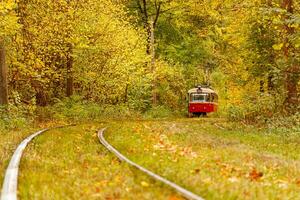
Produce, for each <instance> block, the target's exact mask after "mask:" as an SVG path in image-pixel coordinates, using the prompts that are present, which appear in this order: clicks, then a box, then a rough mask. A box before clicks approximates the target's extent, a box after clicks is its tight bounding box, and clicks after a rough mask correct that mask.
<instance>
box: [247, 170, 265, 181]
mask: <svg viewBox="0 0 300 200" xmlns="http://www.w3.org/2000/svg"><path fill="white" fill-rule="evenodd" d="M262 176H263V173H262V172H259V171H257V170H256V169H255V168H254V169H253V170H252V171H251V172H250V173H249V178H250V179H251V180H252V181H258V180H259V179H260V178H261V177H262Z"/></svg>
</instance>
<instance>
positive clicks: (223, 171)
mask: <svg viewBox="0 0 300 200" xmlns="http://www.w3.org/2000/svg"><path fill="white" fill-rule="evenodd" d="M214 123H215V120H214V119H188V120H186V119H183V120H174V121H140V122H122V123H114V124H113V125H112V126H111V128H110V129H108V133H107V134H108V138H109V141H110V142H112V143H113V144H114V145H115V146H116V148H117V149H119V150H120V151H121V152H123V153H124V154H125V155H127V156H128V157H129V158H131V159H132V160H134V161H136V162H137V163H140V164H142V165H144V166H145V167H147V168H149V169H151V170H153V171H155V172H157V173H158V174H161V175H163V176H165V177H166V178H168V179H170V180H172V181H174V182H176V183H178V184H180V185H182V186H184V187H186V188H188V189H190V190H191V191H193V192H195V193H197V194H199V195H201V196H203V197H205V198H206V199H299V198H300V197H299V194H300V161H299V153H300V150H299V148H297V146H296V144H295V142H297V141H299V139H300V135H299V134H290V135H285V136H284V137H285V138H283V136H282V135H277V134H272V133H269V132H268V131H267V130H264V131H263V130H260V131H258V130H257V129H251V128H243V129H235V128H234V126H233V125H232V124H227V123H225V122H222V121H221V122H218V123H220V124H223V126H225V125H226V126H229V128H228V129H229V130H228V129H226V130H220V129H218V128H217V127H216V126H215V125H214ZM266 131H267V132H266Z"/></svg>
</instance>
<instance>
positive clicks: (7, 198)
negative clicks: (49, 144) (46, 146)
mask: <svg viewBox="0 0 300 200" xmlns="http://www.w3.org/2000/svg"><path fill="white" fill-rule="evenodd" d="M67 126H73V125H67ZM67 126H58V127H55V128H51V129H56V128H63V127H67ZM48 130H50V128H47V129H43V130H40V131H38V132H36V133H34V134H32V135H30V136H28V137H27V138H26V139H25V140H23V141H22V142H21V143H20V144H19V146H18V147H17V149H16V150H15V152H14V154H13V156H12V158H11V160H10V162H9V165H8V167H7V169H6V172H5V176H4V181H3V186H2V192H1V198H0V200H17V199H18V197H17V188H18V174H19V165H20V160H21V157H22V154H23V151H24V149H25V148H26V146H27V145H28V143H29V142H30V141H31V140H33V139H34V138H35V137H37V136H38V135H40V134H42V133H44V132H46V131H48Z"/></svg>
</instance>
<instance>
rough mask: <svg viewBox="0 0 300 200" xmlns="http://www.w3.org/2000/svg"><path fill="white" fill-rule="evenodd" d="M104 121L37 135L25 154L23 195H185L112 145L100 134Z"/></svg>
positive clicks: (63, 197) (84, 196) (158, 196)
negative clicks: (118, 154) (155, 178)
mask: <svg viewBox="0 0 300 200" xmlns="http://www.w3.org/2000/svg"><path fill="white" fill-rule="evenodd" d="M101 127H103V124H87V125H80V126H76V127H71V128H63V129H57V130H51V131H49V132H46V133H45V134H43V135H41V136H39V137H38V138H36V139H35V140H34V141H33V142H32V143H31V144H30V145H29V146H28V148H27V149H26V151H25V154H24V157H23V159H22V163H21V169H20V170H21V173H20V183H19V197H20V199H43V200H44V199H45V200H47V199H168V198H175V199H180V197H178V196H177V195H176V194H174V192H173V191H172V190H170V189H168V188H165V187H162V186H161V185H160V184H158V183H154V182H153V181H152V180H150V179H149V178H148V177H147V176H145V175H143V174H141V173H139V172H137V171H136V170H135V169H132V168H130V167H129V166H127V165H126V164H125V163H120V162H119V161H118V160H117V159H116V158H115V157H114V156H113V155H111V154H110V153H109V152H108V151H106V150H105V149H104V147H102V146H101V145H100V143H99V141H98V138H97V136H96V132H97V130H98V128H101ZM151 182H152V183H153V184H151V185H150V184H149V183H151Z"/></svg>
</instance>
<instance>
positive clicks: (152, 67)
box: [150, 20, 157, 106]
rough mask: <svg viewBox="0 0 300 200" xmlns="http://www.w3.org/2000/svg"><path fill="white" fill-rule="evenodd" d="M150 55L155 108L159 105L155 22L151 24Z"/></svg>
mask: <svg viewBox="0 0 300 200" xmlns="http://www.w3.org/2000/svg"><path fill="white" fill-rule="evenodd" d="M150 31H151V32H150V33H151V34H150V36H151V37H150V53H151V72H152V74H153V76H154V78H153V88H152V101H153V102H152V103H153V105H154V106H156V105H157V93H156V73H155V71H156V68H155V35H154V22H153V21H152V20H151V22H150Z"/></svg>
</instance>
